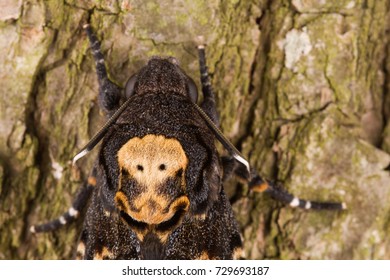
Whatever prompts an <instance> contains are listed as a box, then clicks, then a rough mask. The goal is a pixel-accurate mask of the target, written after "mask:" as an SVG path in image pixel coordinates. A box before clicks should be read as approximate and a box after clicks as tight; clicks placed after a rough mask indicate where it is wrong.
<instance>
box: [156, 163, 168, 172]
mask: <svg viewBox="0 0 390 280" xmlns="http://www.w3.org/2000/svg"><path fill="white" fill-rule="evenodd" d="M158 169H159V170H160V171H164V170H165V169H167V166H166V165H165V164H164V163H162V164H160V166H159V167H158Z"/></svg>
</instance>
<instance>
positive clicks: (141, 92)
mask: <svg viewBox="0 0 390 280" xmlns="http://www.w3.org/2000/svg"><path fill="white" fill-rule="evenodd" d="M85 28H86V31H87V34H88V37H89V40H90V44H91V49H92V53H93V55H94V59H95V62H96V70H97V76H98V81H99V86H100V91H99V102H100V106H101V108H102V110H103V111H105V112H106V114H107V116H108V118H109V120H108V121H107V123H106V125H105V126H104V127H103V128H102V130H100V131H99V132H98V134H96V136H95V137H93V138H92V140H91V141H90V142H89V143H88V144H87V145H86V146H85V147H84V148H83V149H82V151H81V152H80V153H79V154H78V155H77V156H76V157H75V159H74V162H76V161H77V160H78V159H79V158H81V157H82V156H84V155H86V154H87V153H88V152H89V151H90V150H91V149H92V148H93V147H94V146H95V145H96V144H97V143H98V142H99V141H100V140H102V145H101V148H100V151H99V153H98V157H97V160H96V162H95V165H94V168H93V170H92V172H91V175H90V177H89V179H88V182H87V183H86V184H85V185H84V186H83V188H82V189H81V190H80V192H79V194H78V196H77V197H76V199H75V201H74V203H73V205H72V207H71V208H70V209H69V210H68V211H67V212H66V213H65V214H64V215H63V216H61V217H60V218H59V219H57V220H54V221H52V222H49V223H47V224H43V225H38V226H33V227H32V228H31V230H32V231H33V232H43V231H50V230H55V229H57V228H58V227H60V226H61V225H64V224H68V223H69V222H71V221H73V220H75V219H76V218H77V217H78V216H80V213H81V212H83V210H84V209H86V214H85V217H84V226H83V230H82V233H81V237H80V243H79V245H78V249H77V257H78V258H85V259H234V258H239V252H240V249H241V246H242V239H241V236H240V230H239V228H238V225H237V222H236V220H235V218H234V215H233V211H232V207H231V205H230V203H229V200H228V198H227V196H226V194H225V192H224V189H223V182H224V180H225V179H227V178H229V177H230V175H232V174H233V175H236V176H238V177H239V178H241V179H242V180H244V181H245V182H247V183H248V184H249V187H250V188H251V189H252V190H254V191H260V192H266V193H269V194H270V195H271V196H272V197H273V198H275V199H277V200H280V201H282V202H284V203H287V204H289V205H290V206H293V207H297V206H298V207H301V208H305V209H309V208H314V209H344V208H345V204H343V203H332V202H311V201H305V200H301V199H299V198H297V197H294V196H293V195H291V194H289V193H288V192H286V191H284V190H283V188H281V187H280V186H277V185H276V184H274V183H273V182H270V181H267V180H265V179H263V178H262V177H261V176H260V175H259V174H258V173H257V172H256V171H254V170H252V168H251V167H250V165H249V163H248V162H247V160H246V159H245V158H244V157H243V156H242V155H241V154H240V152H239V151H238V150H237V149H236V148H235V147H234V146H233V145H232V144H231V143H230V142H229V141H228V140H227V139H226V137H225V136H224V135H223V134H222V132H221V131H220V130H219V117H218V112H217V109H216V104H215V97H214V93H213V90H212V87H211V83H210V79H209V76H208V72H207V67H206V60H205V49H204V46H203V45H199V46H198V52H199V64H200V75H201V87H202V93H203V99H202V102H201V103H200V105H199V106H198V105H197V102H198V91H197V87H196V84H195V82H194V81H193V80H192V79H191V78H190V77H189V76H188V75H187V74H186V73H185V72H184V71H183V70H182V69H181V68H180V66H179V65H178V62H177V60H176V59H175V58H172V57H168V58H161V57H153V58H151V59H150V60H149V62H148V63H147V65H146V66H145V67H143V68H142V69H141V70H139V71H138V72H137V73H136V74H134V75H133V76H131V77H130V78H129V79H128V82H127V83H126V86H125V87H124V89H122V88H120V87H118V86H117V85H116V84H114V83H113V82H111V81H110V79H109V78H108V76H107V70H106V67H105V62H104V57H103V55H102V53H101V51H100V43H99V41H98V40H97V38H96V36H95V35H94V34H93V32H92V30H91V28H90V26H89V25H86V26H85ZM217 140H218V141H219V142H221V143H222V145H223V146H224V147H225V149H226V150H227V151H228V152H229V156H223V157H221V156H220V155H219V153H218V151H217V148H216V141H217Z"/></svg>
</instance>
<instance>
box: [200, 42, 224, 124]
mask: <svg viewBox="0 0 390 280" xmlns="http://www.w3.org/2000/svg"><path fill="white" fill-rule="evenodd" d="M198 56H199V69H200V81H201V84H202V92H203V102H202V104H201V105H200V107H201V108H202V109H203V111H204V112H205V113H206V114H207V115H208V116H209V117H210V119H211V120H212V121H213V122H214V124H215V125H216V126H217V127H219V116H218V111H217V106H216V102H215V95H214V91H213V88H212V86H211V81H210V77H209V73H208V67H207V65H206V53H205V46H204V45H203V44H200V45H198Z"/></svg>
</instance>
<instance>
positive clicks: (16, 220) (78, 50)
mask: <svg viewBox="0 0 390 280" xmlns="http://www.w3.org/2000/svg"><path fill="white" fill-rule="evenodd" d="M389 5H390V4H389V2H388V1H387V0H380V1H376V0H364V1H363V0H346V1H336V0H334V1H321V0H312V1H305V0H292V1H286V0H275V1H266V0H264V1H258V0H257V1H254V0H246V1H239V0H232V1H220V0H219V1H218V0H209V1H189V0H166V1H156V0H149V1H141V0H135V1H131V0H127V1H126V0H124V1H120V0H117V1H109V0H101V1H97V0H95V1H92V0H91V1H86V0H84V1H73V0H64V1H58V0H53V1H39V0H29V1H28V0H18V1H14V0H3V1H2V2H1V4H0V49H1V50H2V51H1V53H0V65H1V69H0V84H1V87H0V122H1V123H0V259H65V258H70V257H71V256H72V251H73V250H74V248H75V240H77V238H78V232H79V231H78V230H79V228H80V225H76V226H71V227H68V228H65V229H62V230H60V231H59V232H56V233H50V234H41V235H31V234H30V233H29V231H28V229H29V227H30V225H31V224H34V223H37V222H42V221H47V220H49V219H52V218H55V217H57V216H59V215H60V214H62V212H64V211H65V210H66V209H67V208H68V206H69V205H70V203H71V200H72V197H73V196H74V195H75V193H76V192H77V188H78V186H79V185H80V183H81V182H82V180H83V179H85V177H86V174H87V173H88V171H89V168H90V167H91V163H92V161H93V159H94V156H93V155H91V156H89V157H88V158H87V159H83V161H82V165H81V166H82V167H81V168H80V169H79V170H75V169H72V168H71V166H70V164H69V160H70V159H71V158H72V157H73V156H74V155H75V153H76V152H77V151H78V149H79V148H80V147H82V146H83V145H84V144H85V143H86V142H87V141H88V139H89V137H91V135H93V133H94V132H96V130H97V129H98V128H99V127H100V125H101V124H102V122H103V117H102V116H101V115H100V114H99V109H98V106H97V99H96V98H97V91H98V87H97V81H96V77H95V73H94V63H93V61H92V57H91V54H90V53H89V51H88V42H87V39H86V37H85V34H84V33H83V31H82V28H81V26H82V25H83V24H84V23H85V22H86V21H87V19H90V21H91V24H92V27H93V28H94V30H96V31H97V33H98V37H99V38H100V39H101V41H102V48H103V52H104V54H105V56H106V62H107V66H108V69H109V70H110V73H111V75H112V77H113V79H115V81H116V82H118V84H120V85H123V84H124V83H125V82H126V80H127V78H128V76H130V75H131V74H132V73H134V72H135V71H136V70H137V69H138V68H139V67H140V66H141V65H143V64H144V63H145V62H146V61H147V58H148V57H150V56H152V55H166V56H175V57H177V58H178V59H179V60H180V62H181V65H182V67H183V68H184V69H185V70H186V71H187V72H188V73H189V74H190V75H191V76H192V77H194V78H195V79H197V78H198V77H199V75H198V63H197V58H196V50H195V48H194V45H195V43H194V41H195V39H196V37H197V36H198V35H203V36H204V37H205V39H206V42H207V45H208V48H207V51H208V63H209V66H210V72H211V74H212V80H213V85H214V88H215V90H216V93H217V98H218V107H219V109H220V113H221V122H222V128H223V131H224V132H225V134H226V135H227V136H228V137H229V138H230V139H231V140H232V141H233V143H235V144H236V145H237V147H238V148H239V149H241V150H242V151H243V153H244V155H246V156H248V157H249V158H250V161H251V163H252V164H253V166H254V167H256V168H258V170H259V171H260V173H261V174H262V175H264V176H265V177H267V178H270V179H275V180H279V181H281V182H282V183H283V184H284V186H285V188H286V189H288V190H289V191H291V192H293V193H294V194H296V195H298V196H301V197H303V198H309V199H317V200H340V201H345V202H346V203H347V204H348V210H347V211H345V212H342V213H335V212H326V211H325V212H324V211H322V212H315V211H303V210H299V209H291V208H288V207H283V206H282V205H280V204H279V203H276V202H274V201H273V200H271V199H270V198H268V197H266V196H264V195H259V194H252V193H248V191H247V188H246V187H245V186H240V185H238V186H237V184H236V183H232V184H228V185H227V186H226V187H227V189H228V191H229V193H230V194H231V195H232V197H233V198H234V199H233V200H234V208H235V210H236V213H237V218H238V219H239V221H240V225H241V228H242V233H243V237H244V244H245V250H244V253H245V255H244V257H245V258H248V259H259V258H260V259H261V258H272V259H273V258H276V259H390V237H389V236H390V234H389V233H390V173H389V164H390V155H389V154H390V121H389V120H390V55H389V54H390V44H389V28H390V24H389V22H390V20H389V19H390V7H389ZM234 194H235V195H234Z"/></svg>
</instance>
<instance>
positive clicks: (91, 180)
mask: <svg viewBox="0 0 390 280" xmlns="http://www.w3.org/2000/svg"><path fill="white" fill-rule="evenodd" d="M88 185H91V186H93V187H94V186H96V178H95V177H94V176H90V177H88Z"/></svg>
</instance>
